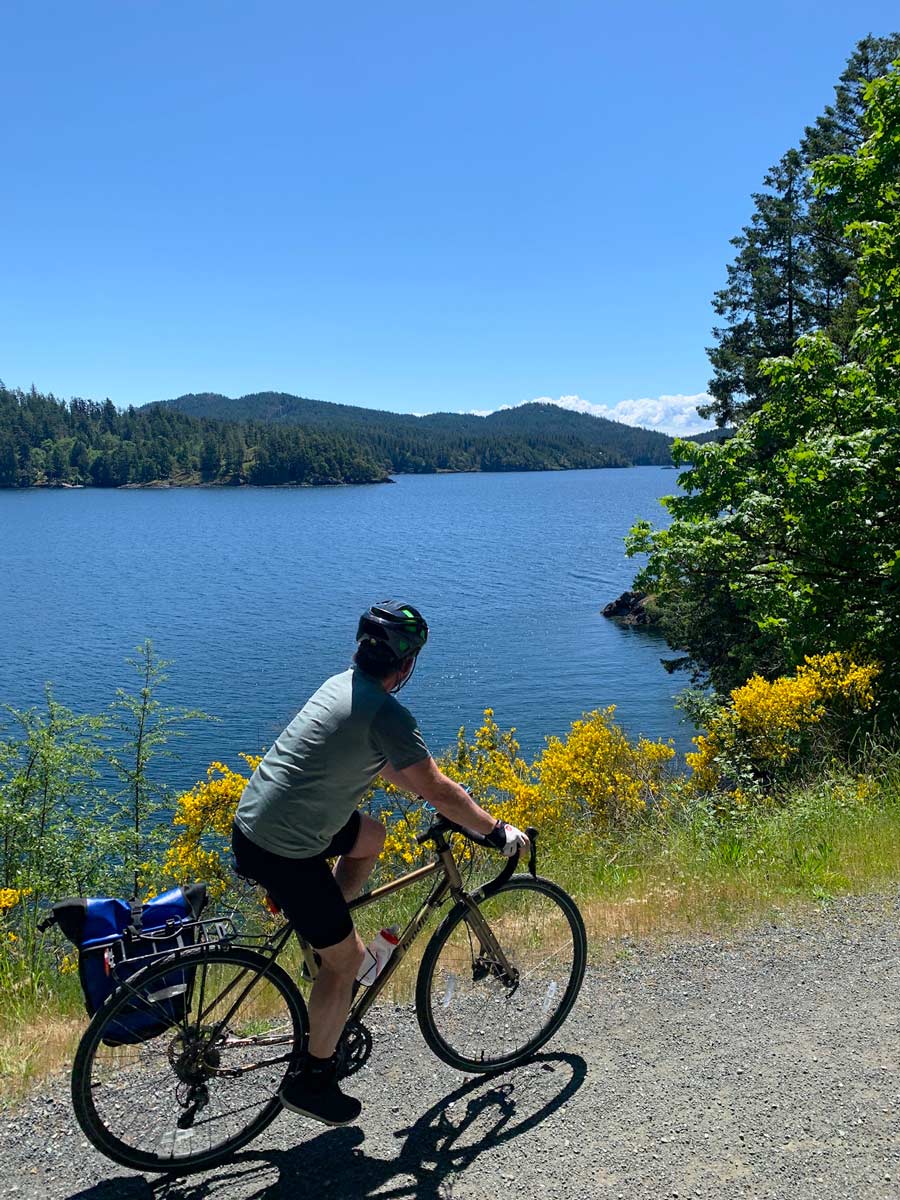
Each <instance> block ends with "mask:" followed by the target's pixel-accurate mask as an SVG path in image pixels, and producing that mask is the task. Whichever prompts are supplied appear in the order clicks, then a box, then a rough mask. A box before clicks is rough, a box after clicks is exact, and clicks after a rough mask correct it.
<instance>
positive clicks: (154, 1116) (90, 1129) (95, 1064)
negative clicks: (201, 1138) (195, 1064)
mask: <svg viewBox="0 0 900 1200" xmlns="http://www.w3.org/2000/svg"><path fill="white" fill-rule="evenodd" d="M181 967H184V968H193V971H192V973H191V978H192V980H193V984H192V987H191V991H190V995H189V999H188V1001H187V1009H186V1013H190V1016H188V1015H186V1019H185V1021H184V1022H183V1023H182V1022H178V1023H175V1022H173V1023H172V1024H171V1025H170V1027H169V1028H167V1029H166V1031H165V1032H164V1033H162V1034H160V1035H159V1036H157V1037H155V1038H153V1039H150V1040H148V1041H146V1042H143V1043H140V1045H139V1046H137V1047H135V1046H127V1047H124V1051H130V1052H134V1051H137V1052H138V1054H140V1053H141V1052H143V1051H144V1050H145V1049H146V1048H148V1047H151V1046H152V1049H151V1053H152V1054H153V1055H154V1056H155V1058H156V1060H157V1062H159V1059H160V1055H161V1054H162V1052H163V1051H165V1055H166V1058H167V1060H168V1064H169V1068H170V1072H169V1073H170V1075H171V1078H169V1077H168V1076H166V1077H165V1078H164V1079H161V1080H159V1081H158V1084H157V1085H156V1087H155V1088H154V1089H153V1090H152V1091H151V1090H150V1089H149V1088H148V1087H147V1086H145V1085H142V1082H141V1079H140V1075H139V1074H137V1075H135V1074H133V1073H132V1075H131V1076H130V1077H129V1067H128V1066H127V1064H126V1065H125V1066H124V1068H123V1067H122V1066H121V1065H117V1064H116V1059H115V1056H116V1053H117V1052H119V1054H120V1057H124V1054H123V1047H121V1046H116V1047H114V1048H112V1049H111V1048H110V1046H109V1045H108V1044H105V1043H104V1041H103V1038H104V1034H106V1035H107V1036H109V1033H110V1030H113V1031H119V1030H121V1028H122V1019H123V1014H127V1012H128V1010H129V1007H130V1008H131V1010H132V1011H133V1010H134V1007H135V1005H136V1001H135V999H134V993H135V992H137V993H138V995H140V994H141V993H142V992H146V994H147V995H148V996H150V997H151V998H152V997H153V995H154V992H153V988H154V985H156V986H157V987H158V985H159V982H160V981H161V980H164V979H165V981H166V982H168V981H170V980H171V979H172V974H173V969H176V968H181ZM229 968H233V969H234V971H235V972H236V973H241V972H246V973H247V974H246V978H247V979H249V978H250V975H251V973H255V974H256V975H257V976H258V978H257V979H256V980H255V981H254V982H253V983H252V985H251V987H250V988H249V989H248V992H247V996H248V997H249V996H250V995H251V993H252V994H253V1003H254V1004H255V1005H256V1006H257V1015H255V1016H253V1015H251V1014H252V1012H253V1010H252V1008H251V1007H250V1006H249V1005H248V1007H247V1010H246V1016H245V1017H244V1018H243V1019H244V1020H245V1021H250V1022H251V1025H248V1026H247V1028H248V1030H250V1029H251V1028H252V1023H254V1022H255V1024H256V1026H265V1023H266V1021H267V1020H268V1021H269V1022H270V1026H269V1031H268V1032H264V1033H263V1034H262V1036H263V1037H267V1038H268V1039H269V1041H270V1042H271V1040H272V1038H273V1036H276V1041H277V1044H278V1046H279V1048H280V1047H281V1046H283V1047H284V1049H283V1052H282V1054H283V1055H284V1056H286V1061H284V1064H283V1070H282V1063H281V1054H277V1053H276V1051H275V1049H274V1048H273V1050H272V1051H271V1054H272V1061H271V1070H268V1069H267V1068H268V1066H269V1064H268V1063H266V1061H265V1060H263V1064H262V1066H261V1067H257V1066H251V1067H242V1068H241V1067H239V1068H238V1070H237V1071H236V1072H232V1073H236V1074H238V1075H241V1074H242V1073H246V1074H247V1075H249V1074H250V1073H251V1072H255V1071H259V1070H262V1069H264V1068H266V1069H267V1077H268V1080H269V1085H268V1086H266V1085H264V1086H263V1087H261V1089H260V1091H261V1093H266V1094H268V1093H269V1092H271V1095H270V1097H269V1099H268V1100H267V1101H263V1099H262V1097H261V1099H260V1107H259V1111H258V1112H256V1113H255V1115H254V1116H253V1118H252V1119H251V1120H249V1121H248V1122H247V1123H246V1124H245V1125H243V1126H241V1127H240V1128H239V1129H235V1130H234V1132H233V1133H232V1134H231V1135H230V1136H228V1137H226V1138H224V1140H222V1141H220V1142H218V1143H216V1144H215V1145H210V1146H207V1147H206V1148H204V1149H201V1148H199V1147H197V1148H196V1149H195V1150H194V1151H193V1152H191V1151H190V1149H189V1148H187V1149H185V1146H184V1143H186V1142H189V1141H190V1140H191V1139H192V1138H193V1137H195V1132H194V1128H193V1124H194V1122H193V1121H192V1125H191V1128H190V1130H188V1131H187V1132H185V1131H184V1130H181V1142H180V1143H179V1133H178V1132H176V1130H177V1129H178V1125H177V1121H178V1120H179V1119H183V1113H184V1108H182V1113H181V1114H178V1113H177V1112H174V1111H170V1108H171V1106H170V1105H167V1103H166V1096H167V1095H168V1096H172V1097H173V1098H176V1097H177V1093H178V1088H179V1087H180V1086H184V1083H183V1080H181V1081H179V1075H178V1074H177V1073H176V1067H175V1065H174V1064H173V1062H172V1052H171V1051H172V1047H173V1046H174V1045H175V1044H176V1043H177V1042H178V1039H179V1038H182V1042H181V1044H182V1046H185V1047H186V1046H187V1042H186V1040H185V1037H186V1031H189V1030H190V1022H191V1017H192V1016H195V1015H196V1013H194V1012H193V1011H192V1006H196V1012H197V1013H199V1012H200V1007H201V1005H202V1006H203V1011H204V1012H208V1011H210V1010H211V1009H212V1007H213V1004H214V1003H215V1002H216V1001H215V1000H212V999H210V997H212V992H210V994H209V996H208V997H203V998H200V997H202V993H203V990H204V987H201V985H200V984H199V983H198V980H200V979H201V978H202V980H203V981H204V986H205V983H206V981H207V979H208V976H209V975H211V976H212V978H216V974H215V972H216V969H218V970H219V972H220V974H221V973H226V974H227V972H228V970H229ZM201 970H203V971H204V972H205V973H204V974H203V976H202V977H201V975H200V972H201ZM237 977H238V978H240V977H241V976H240V975H238V976H237ZM261 980H262V981H263V983H262V984H261V982H260V981H261ZM241 986H243V985H241ZM269 988H270V989H271V990H272V994H273V995H274V996H276V997H277V998H278V1000H279V1001H280V1002H283V1005H284V1009H285V1013H286V1016H285V1017H284V1019H283V1024H282V1026H281V1029H282V1030H283V1032H281V1033H279V1034H278V1035H273V1034H272V1032H271V1027H272V1021H271V1019H270V1017H269V1016H267V1015H259V1014H265V1013H266V1009H265V1005H266V1002H267V1000H268V998H269V994H270V993H269V991H268V989H269ZM259 989H262V990H259ZM224 994H225V993H220V996H219V1000H221V997H222V995H224ZM207 1001H209V1005H208V1006H207ZM142 1003H145V1001H144V1000H143V998H142ZM222 1003H226V1002H224V1001H222ZM241 1003H243V1001H241ZM241 1011H242V1012H243V1010H241ZM288 1018H289V1022H290V1025H289V1026H288V1023H287V1021H288ZM210 1019H211V1020H213V1021H214V1020H215V1019H216V1018H215V1017H212V1018H210ZM308 1030H309V1022H308V1018H307V1013H306V1005H305V1003H304V1000H303V997H302V995H301V994H300V992H299V990H298V988H297V986H296V985H295V984H294V982H293V980H292V979H291V978H290V976H289V975H288V974H287V972H286V971H285V970H284V969H283V968H282V967H280V966H279V965H278V964H277V963H276V962H274V961H273V960H272V959H271V958H268V957H266V956H264V955H262V954H260V953H258V952H257V951H255V950H250V949H246V948H242V947H235V946H227V945H225V946H218V945H214V944H211V945H205V946H199V947H193V948H191V949H187V950H182V951H178V952H176V953H175V954H173V955H171V956H167V957H166V958H165V959H164V960H162V961H160V962H158V963H154V964H152V965H150V966H148V967H146V968H144V970H142V971H141V972H139V973H137V974H135V975H134V976H132V977H131V979H129V980H128V988H127V989H125V988H120V989H119V990H117V991H116V992H114V993H113V995H112V996H110V998H109V999H108V1000H107V1001H106V1003H105V1004H104V1005H103V1007H102V1008H101V1009H99V1010H98V1012H97V1013H95V1015H94V1016H93V1018H92V1019H91V1022H90V1024H89V1025H88V1027H87V1029H86V1030H85V1033H84V1036H83V1037H82V1039H81V1042H80V1044H79V1046H78V1050H77V1053H76V1055H75V1061H74V1063H73V1066H72V1103H73V1106H74V1109H75V1116H76V1119H77V1121H78V1124H79V1125H80V1126H81V1128H82V1130H83V1131H84V1134H85V1136H86V1137H87V1139H88V1140H89V1141H90V1142H91V1143H92V1145H93V1146H95V1147H96V1148H97V1149H98V1150H99V1151H100V1152H101V1153H102V1154H105V1155H106V1156H107V1158H111V1159H112V1160H113V1161H114V1162H117V1163H120V1164H121V1165H122V1166H125V1167H130V1168H131V1169H132V1170H135V1171H152V1172H159V1173H161V1174H165V1175H180V1174H187V1173H189V1172H191V1171H201V1170H206V1169H207V1168H209V1167H213V1166H216V1165H217V1164H218V1163H221V1162H223V1161H225V1160H226V1159H228V1158H230V1157H231V1156H232V1155H233V1154H234V1153H235V1151H237V1150H239V1149H240V1148H241V1147H242V1146H245V1145H246V1144H247V1143H248V1142H250V1141H252V1140H253V1138H255V1137H257V1136H258V1135H259V1134H260V1133H262V1131H263V1130H264V1129H265V1128H266V1126H267V1125H269V1124H270V1123H271V1122H272V1121H273V1120H274V1119H275V1117H277V1116H278V1114H279V1112H281V1108H282V1105H281V1101H280V1100H279V1098H278V1089H279V1087H280V1085H281V1081H282V1080H283V1078H284V1076H285V1075H286V1074H287V1073H288V1071H290V1070H292V1069H294V1067H296V1065H297V1063H298V1061H299V1059H300V1056H301V1054H302V1053H303V1050H304V1049H305V1045H306V1037H307V1034H308ZM114 1036H118V1033H117V1032H116V1033H115V1034H114ZM254 1037H256V1038H257V1039H259V1037H260V1034H259V1032H257V1033H256V1034H254V1033H252V1032H251V1033H249V1034H244V1035H243V1036H242V1035H241V1033H240V1031H239V1032H238V1033H237V1034H236V1036H235V1037H234V1039H233V1046H235V1047H240V1049H241V1050H244V1051H246V1049H247V1044H248V1043H251V1044H252V1043H253V1041H254ZM153 1043H155V1045H152V1044H153ZM291 1043H292V1045H291ZM263 1044H265V1045H266V1046H268V1043H263ZM223 1050H227V1051H228V1052H229V1053H231V1052H232V1046H231V1045H230V1044H229V1043H228V1039H227V1038H226V1039H225V1040H224V1041H221V1040H220V1042H218V1043H217V1044H216V1046H215V1047H212V1043H210V1044H209V1046H207V1047H206V1048H205V1049H204V1050H203V1051H202V1054H203V1064H204V1066H207V1065H210V1064H211V1065H212V1066H213V1070H212V1071H211V1074H210V1078H214V1079H217V1080H218V1081H219V1082H221V1081H222V1080H223V1079H224V1078H227V1077H228V1076H229V1072H228V1071H227V1070H222V1071H221V1074H220V1075H217V1073H216V1072H217V1071H218V1070H221V1066H222V1062H221V1060H222V1052H223ZM234 1053H235V1054H237V1050H234ZM266 1053H269V1051H268V1049H267V1050H266ZM214 1054H216V1055H217V1056H218V1057H217V1058H215V1059H213V1055H214ZM195 1058H196V1055H195ZM107 1060H108V1061H107ZM226 1061H227V1062H229V1063H230V1062H232V1061H235V1060H232V1059H231V1058H228V1059H226ZM179 1065H180V1064H179ZM130 1070H131V1071H132V1072H135V1071H137V1072H140V1065H135V1066H133V1067H132V1068H130ZM276 1077H277V1083H276V1084H275V1085H274V1086H271V1084H272V1081H273V1080H275V1079H276ZM131 1082H133V1083H134V1090H135V1092H136V1096H135V1099H134V1100H133V1101H132V1100H131V1099H130V1097H127V1096H126V1097H125V1099H124V1102H123V1101H122V1100H119V1101H118V1111H119V1112H120V1113H121V1115H122V1119H121V1120H120V1121H119V1122H117V1125H119V1126H121V1127H122V1128H121V1129H120V1128H111V1127H110V1126H111V1124H112V1122H111V1120H110V1117H109V1115H104V1114H101V1112H100V1111H99V1110H98V1096H100V1095H101V1093H103V1088H104V1086H106V1089H107V1092H106V1094H109V1091H110V1089H111V1090H112V1091H116V1090H118V1091H120V1092H127V1091H128V1090H129V1087H130V1083H131ZM242 1082H243V1081H242ZM248 1082H250V1083H252V1081H248ZM173 1088H174V1092H173V1090H172V1089H173ZM105 1099H106V1096H105V1095H104V1101H105ZM176 1103H181V1102H180V1101H178V1100H177V1099H176ZM208 1104H209V1101H207V1105H208ZM164 1106H165V1109H166V1111H161V1110H162V1109H163V1107H164ZM205 1107H206V1106H204V1108H205ZM238 1111H239V1112H240V1110H238ZM199 1116H200V1118H202V1120H199V1121H198V1122H197V1123H198V1124H199V1125H200V1127H201V1128H202V1127H203V1126H204V1125H208V1124H209V1117H208V1116H207V1117H203V1110H201V1111H200V1114H199ZM155 1120H161V1121H163V1122H166V1121H168V1122H169V1124H163V1125H161V1126H159V1128H160V1129H161V1130H168V1129H169V1126H170V1125H171V1122H172V1121H173V1120H174V1121H176V1125H175V1126H174V1127H173V1128H172V1129H171V1134H172V1146H171V1149H170V1151H169V1153H157V1152H152V1153H151V1152H149V1151H147V1150H145V1149H142V1148H141V1147H139V1146H137V1145H134V1144H131V1143H130V1142H129V1141H127V1140H126V1137H127V1136H129V1135H130V1136H131V1137H132V1141H134V1140H135V1139H136V1138H137V1136H138V1133H140V1136H141V1137H143V1136H144V1134H143V1131H144V1130H146V1129H148V1128H149V1130H150V1131H151V1132H150V1133H148V1135H147V1136H148V1137H149V1136H151V1134H152V1130H153V1128H154V1125H153V1122H154V1121H155ZM123 1130H124V1131H128V1132H126V1133H123ZM131 1131H135V1132H131ZM167 1136H168V1134H166V1133H165V1132H163V1133H162V1137H164V1138H165V1137H167ZM176 1146H180V1149H185V1152H184V1153H181V1152H179V1153H178V1154H177V1155H176V1153H175V1148H176Z"/></svg>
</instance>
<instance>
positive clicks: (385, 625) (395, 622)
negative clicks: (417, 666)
mask: <svg viewBox="0 0 900 1200" xmlns="http://www.w3.org/2000/svg"><path fill="white" fill-rule="evenodd" d="M364 639H365V640H367V641H368V642H370V643H376V644H381V645H383V646H386V647H387V648H388V649H389V650H390V652H391V654H393V656H394V657H395V658H396V659H397V660H398V662H402V661H403V659H405V658H409V657H410V656H412V657H415V655H417V654H418V653H419V651H420V650H421V649H422V647H423V646H424V645H425V643H426V641H427V640H428V625H427V624H426V622H425V618H424V617H423V616H422V614H421V613H420V612H419V610H418V609H417V608H413V606H412V605H411V604H398V603H397V601H396V600H382V601H381V603H380V604H373V605H372V607H371V608H369V609H367V610H366V611H365V612H364V613H363V615H362V616H361V617H360V618H359V625H358V626H357V629H356V640H357V642H361V641H363V640H364Z"/></svg>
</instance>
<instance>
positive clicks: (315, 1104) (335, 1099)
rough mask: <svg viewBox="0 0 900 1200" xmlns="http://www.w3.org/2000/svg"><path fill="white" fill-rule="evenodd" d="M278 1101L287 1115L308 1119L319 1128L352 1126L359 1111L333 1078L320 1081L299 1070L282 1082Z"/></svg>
mask: <svg viewBox="0 0 900 1200" xmlns="http://www.w3.org/2000/svg"><path fill="white" fill-rule="evenodd" d="M278 1099H279V1100H280V1101H281V1103H282V1104H283V1105H284V1107H285V1108H289V1109H290V1110H291V1112H295V1113H299V1114H300V1115H301V1116H302V1117H312V1119H313V1120H314V1121H321V1122H322V1124H323V1125H352V1124H353V1122H354V1121H356V1120H357V1119H358V1117H359V1114H360V1113H361V1112H362V1104H361V1103H360V1101H359V1100H357V1099H356V1098H355V1097H354V1096H345V1095H344V1093H343V1092H342V1091H341V1089H340V1088H339V1087H338V1085H337V1080H336V1079H335V1078H334V1076H333V1075H331V1076H329V1077H328V1079H327V1080H320V1079H315V1078H311V1077H310V1075H309V1073H308V1072H306V1071H300V1072H298V1073H297V1074H296V1075H291V1076H289V1077H288V1078H287V1079H286V1080H285V1082H284V1084H283V1086H282V1088H281V1091H280V1092H279V1093H278Z"/></svg>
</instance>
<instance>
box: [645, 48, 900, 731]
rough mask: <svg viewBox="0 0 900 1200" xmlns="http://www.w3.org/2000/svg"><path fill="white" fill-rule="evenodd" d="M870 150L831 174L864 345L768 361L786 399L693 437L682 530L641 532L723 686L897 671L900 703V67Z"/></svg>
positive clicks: (679, 620)
mask: <svg viewBox="0 0 900 1200" xmlns="http://www.w3.org/2000/svg"><path fill="white" fill-rule="evenodd" d="M866 102H867V109H866V122H867V126H868V128H869V129H870V131H871V134H870V137H869V139H868V140H867V141H866V142H865V143H864V144H863V145H862V146H861V147H860V149H859V150H858V151H857V153H856V154H854V155H849V156H848V155H844V156H838V157H833V158H831V159H826V160H824V161H823V162H822V163H820V164H818V165H817V167H816V170H815V180H816V186H817V188H818V191H819V194H820V195H828V197H829V199H830V203H831V204H832V205H833V206H834V211H835V212H839V213H840V214H841V216H842V219H843V223H844V225H845V228H846V236H847V237H848V238H849V239H850V241H851V244H852V245H853V246H854V248H855V251H856V262H855V271H856V273H857V277H858V279H859V309H858V313H857V319H856V328H855V332H854V334H853V337H852V341H851V346H850V350H851V353H852V355H853V358H852V360H851V361H849V362H847V361H844V358H845V356H844V352H843V350H842V348H841V347H840V346H839V345H837V344H836V343H835V342H834V341H833V340H831V339H829V338H828V337H827V336H826V335H825V334H824V333H821V332H819V333H816V334H813V335H809V336H807V337H803V338H801V339H800V341H799V343H798V346H797V349H796V351H795V353H794V355H793V356H792V357H784V356H783V357H780V358H775V359H770V360H768V361H767V362H765V363H763V364H761V365H760V368H759V369H760V373H761V375H762V377H763V378H764V379H765V380H766V384H767V388H768V399H767V400H766V402H765V403H764V404H763V405H762V407H761V408H759V409H758V411H756V412H755V413H753V414H752V415H751V416H749V417H748V418H747V419H746V420H745V421H744V422H743V423H742V424H741V425H740V426H739V427H738V429H737V432H736V434H735V436H734V437H732V438H731V439H730V440H729V441H727V442H725V443H723V444H721V445H716V444H707V445H702V446H701V445H696V444H691V443H687V442H676V444H675V449H674V457H675V460H676V463H677V464H678V465H681V466H686V467H687V468H688V469H687V470H686V471H685V473H684V474H683V475H681V476H680V482H681V484H682V486H683V488H684V493H683V494H682V495H679V496H674V497H669V498H668V499H667V500H666V501H665V504H666V507H667V508H668V509H669V511H670V512H671V514H672V517H673V521H672V524H671V525H670V526H669V528H668V529H665V530H654V529H652V528H651V527H650V525H649V524H648V523H646V522H643V523H640V524H638V525H636V526H635V527H634V529H633V530H632V535H631V538H630V541H629V552H630V553H637V552H640V553H646V554H648V555H649V559H648V563H647V566H646V567H645V568H644V570H643V571H642V572H640V573H639V575H638V580H637V582H638V585H639V586H641V587H643V588H644V589H646V590H651V591H654V592H656V593H657V595H658V597H659V600H660V602H661V606H662V609H663V612H664V614H665V615H664V631H665V632H666V634H667V637H668V639H669V641H670V643H671V644H672V645H674V646H679V647H682V648H683V649H684V650H685V651H686V659H685V660H683V664H684V665H690V666H692V667H693V669H694V671H695V673H696V674H698V675H700V676H701V677H703V676H705V677H707V678H709V679H710V680H711V681H712V683H713V684H714V685H715V686H716V687H718V688H720V689H729V688H733V687H735V686H736V685H738V684H740V683H742V682H743V681H744V680H745V679H746V678H747V677H748V676H749V675H750V674H752V673H753V672H759V673H761V674H763V675H765V676H768V677H773V676H775V675H777V674H782V673H784V672H786V671H788V670H791V669H793V668H794V667H796V666H797V665H799V664H800V663H801V662H802V661H803V659H804V657H805V656H806V655H809V654H816V653H819V654H820V653H824V652H827V651H832V650H835V651H844V650H846V651H852V652H854V653H855V654H856V655H860V654H862V655H868V656H870V657H872V658H875V659H878V660H879V661H880V662H882V663H883V665H884V670H883V675H882V681H881V687H882V691H883V695H884V696H885V701H886V703H887V704H888V706H889V707H891V706H892V707H896V706H897V698H898V695H900V549H898V534H897V530H898V529H900V488H898V487H897V480H898V478H900V422H898V416H900V407H898V406H900V269H898V263H900V203H898V201H900V64H898V69H894V70H892V71H891V72H890V73H889V74H888V75H887V76H886V77H884V78H882V79H879V80H876V81H875V82H874V83H872V84H871V85H870V86H869V87H868V88H867V89H866Z"/></svg>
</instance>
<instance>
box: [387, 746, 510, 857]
mask: <svg viewBox="0 0 900 1200" xmlns="http://www.w3.org/2000/svg"><path fill="white" fill-rule="evenodd" d="M381 774H382V775H383V776H384V778H385V779H386V780H387V781H388V782H389V783H393V784H395V785H396V786H397V787H399V788H402V789H403V790H404V791H405V792H415V793H416V795H418V796H421V797H422V798H423V799H424V800H427V801H428V803H429V804H433V805H434V807H435V808H436V809H437V810H438V812H439V813H441V814H442V815H443V816H445V817H447V818H448V820H450V821H453V822H454V823H455V824H457V825H462V827H463V829H471V830H472V832H473V833H480V834H481V835H482V836H484V835H486V834H488V833H491V832H492V830H493V829H494V828H495V826H496V825H497V822H496V820H495V819H494V817H492V816H491V814H490V813H488V812H485V811H484V809H483V808H482V807H481V806H480V805H478V804H476V803H475V801H474V800H473V799H472V797H471V796H470V795H469V793H468V792H467V791H466V790H465V788H463V787H461V786H460V785H459V784H458V783H454V781H453V780H452V779H450V778H448V777H447V776H446V775H445V774H444V772H443V771H441V770H440V769H439V767H438V765H437V763H436V762H435V761H434V759H433V758H423V759H422V761H421V762H417V763H413V765H412V766H411V767H404V768H403V770H402V771H397V770H395V769H394V768H393V767H391V766H389V765H385V766H384V767H382V770H381ZM516 832H517V833H518V830H517V831H516ZM521 837H522V838H523V839H524V844H525V847H526V848H527V846H528V839H527V838H526V837H525V835H524V834H521Z"/></svg>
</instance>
